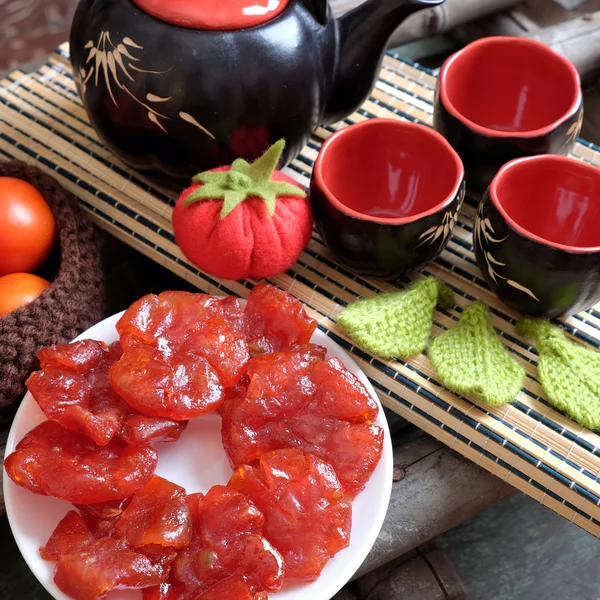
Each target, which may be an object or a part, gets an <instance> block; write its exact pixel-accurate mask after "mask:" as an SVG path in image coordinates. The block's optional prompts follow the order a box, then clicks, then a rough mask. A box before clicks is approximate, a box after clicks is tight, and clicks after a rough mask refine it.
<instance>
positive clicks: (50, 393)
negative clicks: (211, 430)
mask: <svg viewBox="0 0 600 600" xmlns="http://www.w3.org/2000/svg"><path fill="white" fill-rule="evenodd" d="M121 354H122V352H121V346H120V345H119V343H118V342H117V343H115V344H112V345H110V346H106V344H103V343H102V342H96V341H94V340H83V341H80V342H74V343H72V344H59V345H56V346H49V347H47V348H42V349H41V350H40V351H39V352H38V354H37V356H38V358H39V360H40V363H41V367H42V370H41V371H37V372H35V373H33V374H32V375H31V376H30V377H29V379H28V380H27V387H28V388H29V391H30V392H31V394H32V395H33V397H34V399H35V401H36V402H37V403H38V404H39V406H40V408H41V409H42V410H43V411H44V414H45V415H46V416H47V417H48V418H49V419H52V420H55V421H58V422H59V423H60V424H61V425H62V426H63V427H65V428H66V429H68V430H69V431H74V432H76V433H84V434H86V435H88V436H89V437H90V438H91V439H92V440H94V442H96V444H98V445H99V446H104V445H106V444H108V442H110V440H111V439H112V438H113V437H115V436H117V437H120V438H121V439H123V440H125V441H126V442H127V443H128V444H147V443H148V442H149V441H157V442H160V441H165V442H166V441H175V440H177V439H179V436H180V435H181V432H182V431H183V429H184V428H185V424H181V423H177V422H176V421H173V420H169V419H162V418H156V417H149V416H146V415H141V414H139V413H137V412H134V411H133V409H132V408H131V407H130V406H129V405H128V404H127V403H126V402H125V401H124V400H123V399H122V398H120V397H119V396H118V394H116V393H115V392H114V391H113V389H112V388H111V386H110V382H109V379H108V371H109V369H110V367H111V366H112V365H113V364H114V363H115V362H116V361H117V360H119V358H120V357H121Z"/></svg>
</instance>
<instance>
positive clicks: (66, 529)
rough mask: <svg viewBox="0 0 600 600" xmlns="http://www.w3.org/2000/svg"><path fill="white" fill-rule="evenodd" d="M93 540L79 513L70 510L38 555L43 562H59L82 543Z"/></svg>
mask: <svg viewBox="0 0 600 600" xmlns="http://www.w3.org/2000/svg"><path fill="white" fill-rule="evenodd" d="M93 539H94V537H93V536H92V533H91V531H90V530H89V529H88V527H87V525H86V524H85V522H84V520H83V519H82V518H81V516H80V515H79V513H78V512H77V511H74V510H70V511H69V512H68V513H67V514H66V515H65V516H64V517H63V519H62V520H61V521H60V523H59V524H58V525H57V526H56V529H55V530H54V531H53V532H52V535H51V536H50V539H49V540H48V541H47V542H46V545H45V546H42V547H41V548H40V554H41V556H42V558H43V559H44V560H54V561H59V560H60V559H61V558H62V557H63V556H64V555H65V554H69V553H70V552H73V551H74V550H75V549H76V548H77V546H79V545H80V544H82V543H83V542H89V541H91V540H93Z"/></svg>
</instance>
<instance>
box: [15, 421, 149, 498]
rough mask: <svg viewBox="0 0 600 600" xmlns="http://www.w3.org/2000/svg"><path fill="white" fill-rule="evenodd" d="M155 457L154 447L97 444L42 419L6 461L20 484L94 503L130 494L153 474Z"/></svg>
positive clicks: (34, 489) (59, 495)
mask: <svg viewBox="0 0 600 600" xmlns="http://www.w3.org/2000/svg"><path fill="white" fill-rule="evenodd" d="M157 461H158V457H157V454H156V451H155V450H154V449H153V448H149V447H147V446H137V447H132V446H127V445H125V444H124V443H123V442H121V441H119V440H113V441H112V442H110V443H109V444H107V445H106V446H103V447H98V446H96V444H94V442H93V441H92V440H91V439H90V438H88V437H87V436H85V435H81V434H77V433H72V432H70V431H67V430H66V429H65V428H64V427H62V426H61V425H59V424H58V423H56V422H54V421H44V422H43V423H41V424H40V425H38V426H37V427H35V428H34V429H32V430H31V431H30V432H29V433H27V435H25V437H24V438H23V439H22V440H21V441H20V442H19V443H18V444H17V447H16V449H15V451H14V452H13V453H12V454H10V456H8V458H7V459H6V460H5V461H4V467H5V469H6V472H7V474H8V476H9V477H10V478H11V479H12V480H13V481H14V482H15V483H16V484H17V485H19V486H21V487H24V488H26V489H28V490H29V491H31V492H34V493H36V494H40V495H43V496H54V497H56V498H60V499H62V500H67V501H69V502H72V503H74V504H95V503H98V502H107V501H109V500H117V499H119V498H125V497H127V496H130V495H131V494H133V492H135V491H136V490H137V489H139V488H140V487H142V486H143V485H144V484H146V483H147V482H148V481H150V479H151V478H152V475H153V474H154V470H155V468H156V463H157Z"/></svg>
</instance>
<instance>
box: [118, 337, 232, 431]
mask: <svg viewBox="0 0 600 600" xmlns="http://www.w3.org/2000/svg"><path fill="white" fill-rule="evenodd" d="M110 382H111V385H112V387H113V388H114V389H115V391H117V392H118V393H119V394H120V395H121V396H122V397H123V398H124V399H125V400H126V401H127V403H128V404H130V405H131V406H132V407H133V408H134V409H136V410H138V411H139V412H142V413H145V414H147V415H152V416H155V417H164V418H168V419H173V420H175V421H185V420H188V419H193V418H194V417H199V416H201V415H204V414H206V413H209V412H212V411H214V410H216V409H217V408H219V406H220V405H221V404H222V402H223V387H222V386H221V383H220V382H219V377H218V375H217V373H216V371H215V370H214V369H213V368H212V367H211V366H210V364H209V362H208V361H207V360H206V359H205V358H203V357H202V356H197V355H195V354H192V353H191V352H179V353H176V354H174V355H172V356H169V355H168V354H165V353H163V352H161V351H159V350H157V349H155V348H151V347H150V346H142V345H140V346H136V347H133V348H132V349H130V350H127V351H125V353H124V354H123V357H122V358H121V360H119V361H118V362H117V363H115V364H114V365H113V366H112V367H111V369H110Z"/></svg>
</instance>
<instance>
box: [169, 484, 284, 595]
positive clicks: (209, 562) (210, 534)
mask: <svg viewBox="0 0 600 600" xmlns="http://www.w3.org/2000/svg"><path fill="white" fill-rule="evenodd" d="M191 504H192V517H193V522H194V533H193V537H192V541H191V543H190V545H189V546H188V547H187V548H185V549H184V550H181V551H180V552H179V554H178V556H177V558H176V559H175V562H174V563H173V567H172V569H173V570H172V572H173V575H174V577H175V578H176V579H177V580H178V581H179V582H181V583H183V584H185V586H186V587H187V588H188V589H189V590H195V591H197V592H198V594H200V593H204V592H206V591H208V590H209V589H210V588H211V587H212V586H214V585H216V584H217V583H219V582H221V581H222V580H224V579H227V578H229V577H239V578H243V579H244V581H245V582H246V583H247V584H248V586H249V587H250V589H251V590H252V592H255V593H257V592H260V591H268V592H276V591H277V590H279V588H280V587H281V584H282V582H283V575H284V572H283V561H282V559H281V556H280V554H279V553H278V552H277V550H275V549H274V548H273V547H272V546H271V544H269V542H268V541H267V540H266V539H265V538H264V537H263V536H262V529H263V524H264V517H263V515H262V514H261V513H260V512H259V510H258V509H257V508H256V506H255V505H254V504H253V503H252V502H250V500H248V499H247V498H245V497H244V496H242V495H241V494H238V493H237V492H235V491H234V490H232V489H230V488H228V487H225V486H214V487H212V488H211V489H210V490H209V491H208V493H207V494H206V496H201V495H197V496H194V497H193V498H192V499H191Z"/></svg>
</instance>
